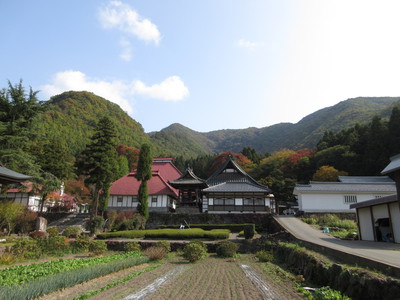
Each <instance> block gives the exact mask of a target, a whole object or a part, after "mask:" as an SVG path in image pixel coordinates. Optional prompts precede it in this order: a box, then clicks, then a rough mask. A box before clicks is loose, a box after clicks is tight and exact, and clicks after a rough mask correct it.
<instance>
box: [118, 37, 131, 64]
mask: <svg viewBox="0 0 400 300" xmlns="http://www.w3.org/2000/svg"><path fill="white" fill-rule="evenodd" d="M119 45H120V46H121V48H122V52H121V54H120V55H119V57H120V58H121V59H122V60H124V61H131V60H132V46H131V43H130V42H129V41H128V40H127V39H125V38H121V39H120V41H119Z"/></svg>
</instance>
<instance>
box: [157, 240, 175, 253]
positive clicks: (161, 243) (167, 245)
mask: <svg viewBox="0 0 400 300" xmlns="http://www.w3.org/2000/svg"><path fill="white" fill-rule="evenodd" d="M156 246H157V247H162V248H165V250H166V251H167V253H168V252H171V243H170V242H169V241H158V242H157V243H156Z"/></svg>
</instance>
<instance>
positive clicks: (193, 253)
mask: <svg viewBox="0 0 400 300" xmlns="http://www.w3.org/2000/svg"><path fill="white" fill-rule="evenodd" d="M206 256H207V246H206V245H205V244H204V243H203V242H201V241H192V242H190V243H188V244H187V245H186V246H185V247H184V248H183V257H184V258H185V259H187V260H188V261H189V262H196V261H198V260H200V259H203V258H205V257H206Z"/></svg>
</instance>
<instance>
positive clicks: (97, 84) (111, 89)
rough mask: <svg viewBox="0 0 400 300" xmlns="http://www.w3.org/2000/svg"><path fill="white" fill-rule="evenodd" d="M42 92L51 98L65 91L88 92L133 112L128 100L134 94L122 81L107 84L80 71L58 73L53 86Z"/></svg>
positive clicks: (43, 89)
mask: <svg viewBox="0 0 400 300" xmlns="http://www.w3.org/2000/svg"><path fill="white" fill-rule="evenodd" d="M41 90H42V91H43V92H44V93H45V94H46V95H47V96H49V97H51V96H54V95H58V94H61V93H62V92H65V91H88V92H92V93H94V94H96V95H98V96H101V97H103V98H105V99H107V100H110V101H112V102H114V103H116V104H118V105H119V106H120V107H121V108H122V109H123V110H124V111H127V112H128V113H131V112H132V106H131V104H130V103H129V98H128V97H129V95H130V94H132V92H130V90H131V89H129V86H128V85H126V84H124V83H123V82H122V81H111V82H107V81H103V80H99V79H96V78H90V77H87V76H86V75H85V74H84V73H82V72H79V71H64V72H59V73H57V74H56V75H55V76H54V77H53V79H52V82H51V84H48V85H45V86H43V87H41Z"/></svg>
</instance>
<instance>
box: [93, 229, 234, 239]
mask: <svg viewBox="0 0 400 300" xmlns="http://www.w3.org/2000/svg"><path fill="white" fill-rule="evenodd" d="M139 233H140V236H139ZM229 233H230V231H229V230H228V229H213V230H203V229H201V228H193V229H155V230H129V231H119V232H108V233H102V234H99V235H97V238H98V239H110V238H127V239H134V238H139V237H140V238H143V237H144V238H146V239H161V238H163V239H175V240H185V239H210V240H218V239H227V238H229Z"/></svg>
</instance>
